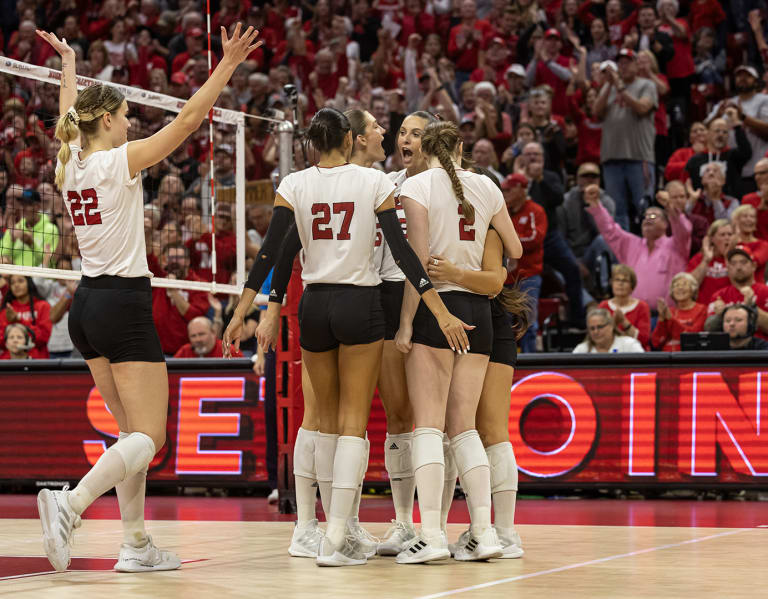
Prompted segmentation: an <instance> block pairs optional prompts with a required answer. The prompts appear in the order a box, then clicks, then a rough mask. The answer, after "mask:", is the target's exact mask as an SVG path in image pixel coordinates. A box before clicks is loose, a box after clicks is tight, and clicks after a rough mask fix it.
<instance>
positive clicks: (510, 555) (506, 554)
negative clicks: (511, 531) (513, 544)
mask: <svg viewBox="0 0 768 599" xmlns="http://www.w3.org/2000/svg"><path fill="white" fill-rule="evenodd" d="M524 554H525V552H524V551H523V550H522V549H515V551H508V550H507V549H506V548H504V551H503V552H502V554H501V555H500V556H499V559H520V558H521V557H523V555H524Z"/></svg>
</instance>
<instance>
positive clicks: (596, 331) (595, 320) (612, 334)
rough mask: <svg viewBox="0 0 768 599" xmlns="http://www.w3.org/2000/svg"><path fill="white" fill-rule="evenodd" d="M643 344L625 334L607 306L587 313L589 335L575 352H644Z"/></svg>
mask: <svg viewBox="0 0 768 599" xmlns="http://www.w3.org/2000/svg"><path fill="white" fill-rule="evenodd" d="M643 351H644V350H643V346H642V345H640V342H639V341H638V340H637V339H635V338H633V337H627V336H626V335H623V334H622V333H621V331H620V330H619V329H617V328H616V322H615V321H614V319H613V316H611V313H610V312H609V311H608V310H606V309H605V308H593V309H592V310H590V311H589V312H588V313H587V336H586V337H585V338H584V341H582V342H581V343H579V344H578V345H577V346H576V347H575V348H574V350H573V353H574V354H617V353H642V352H643Z"/></svg>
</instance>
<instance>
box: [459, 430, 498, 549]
mask: <svg viewBox="0 0 768 599" xmlns="http://www.w3.org/2000/svg"><path fill="white" fill-rule="evenodd" d="M451 448H452V449H453V455H454V457H455V458H456V467H457V468H458V471H459V476H460V477H461V484H462V487H464V492H465V493H466V495H467V507H468V508H469V518H470V521H471V523H472V524H471V529H472V534H473V535H474V536H480V535H482V534H483V533H484V532H485V531H486V530H487V529H488V527H490V526H491V472H490V468H489V466H488V456H487V455H486V453H485V449H484V448H483V442H482V441H481V440H480V435H479V434H478V433H477V431H476V430H469V431H465V432H463V433H461V434H459V435H456V436H455V437H453V438H452V439H451Z"/></svg>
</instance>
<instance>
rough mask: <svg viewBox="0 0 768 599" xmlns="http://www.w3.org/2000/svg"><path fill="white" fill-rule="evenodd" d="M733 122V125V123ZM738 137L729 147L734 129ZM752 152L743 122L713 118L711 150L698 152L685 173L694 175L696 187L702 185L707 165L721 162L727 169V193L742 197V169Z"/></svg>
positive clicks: (709, 146) (709, 143)
mask: <svg viewBox="0 0 768 599" xmlns="http://www.w3.org/2000/svg"><path fill="white" fill-rule="evenodd" d="M729 124H730V126H729ZM731 130H732V131H733V134H734V136H735V138H736V147H735V148H733V147H731V148H729V147H728V134H729V132H730V131H731ZM751 156H752V146H750V145H749V140H748V139H747V136H746V134H745V133H744V127H742V125H741V123H740V122H735V121H726V120H725V119H723V118H720V117H719V116H718V118H715V119H712V120H711V121H710V122H709V126H708V127H707V150H706V152H701V153H699V154H695V155H694V156H692V157H691V158H690V160H688V162H687V163H686V165H685V176H686V178H690V180H691V186H692V187H693V189H701V185H702V183H701V175H702V173H703V172H704V166H706V165H707V164H709V163H710V162H719V163H720V165H721V166H722V167H723V170H724V171H725V188H724V190H725V193H727V194H728V195H731V196H735V197H738V195H739V189H740V187H739V186H740V181H741V169H742V168H743V167H744V165H745V164H746V163H747V162H749V159H750V157H751Z"/></svg>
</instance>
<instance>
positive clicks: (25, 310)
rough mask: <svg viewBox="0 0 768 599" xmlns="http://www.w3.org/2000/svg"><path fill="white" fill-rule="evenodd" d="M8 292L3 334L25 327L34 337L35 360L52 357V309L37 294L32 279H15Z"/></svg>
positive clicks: (0, 311) (0, 310) (0, 315)
mask: <svg viewBox="0 0 768 599" xmlns="http://www.w3.org/2000/svg"><path fill="white" fill-rule="evenodd" d="M8 287H9V289H8V291H7V292H6V294H5V297H3V302H2V304H0V330H2V331H4V330H5V327H6V326H8V325H9V324H14V323H19V324H23V325H24V326H25V327H26V328H27V330H28V331H29V333H30V334H31V336H32V341H33V342H34V348H33V349H31V350H30V357H32V358H47V357H48V339H50V338H51V328H52V327H53V325H52V323H51V307H50V306H49V305H48V302H46V301H45V300H44V299H43V298H42V297H41V296H40V293H39V292H38V291H37V287H36V286H35V283H34V281H33V280H32V277H25V276H22V275H11V276H10V277H9V282H8Z"/></svg>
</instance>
